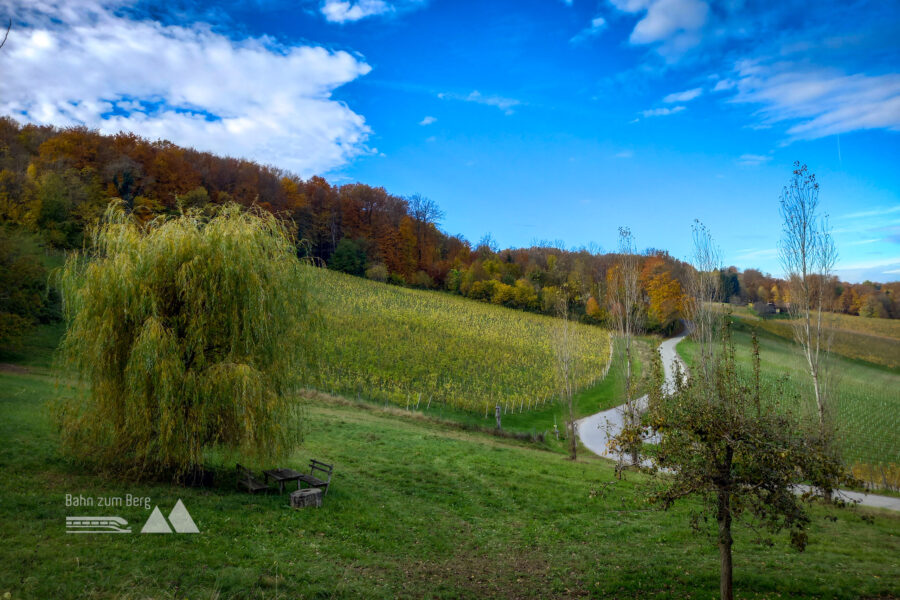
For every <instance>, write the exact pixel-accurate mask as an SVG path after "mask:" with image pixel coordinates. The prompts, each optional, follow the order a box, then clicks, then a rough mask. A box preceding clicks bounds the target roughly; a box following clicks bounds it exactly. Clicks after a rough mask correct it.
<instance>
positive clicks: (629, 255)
mask: <svg viewBox="0 0 900 600" xmlns="http://www.w3.org/2000/svg"><path fill="white" fill-rule="evenodd" d="M640 262H641V259H640V256H638V254H637V249H636V247H635V244H634V236H633V235H632V233H631V229H630V228H628V227H619V248H618V256H617V259H616V264H615V267H614V268H613V276H612V278H611V281H610V294H609V299H610V307H609V312H610V314H612V315H613V317H614V319H615V324H616V330H617V333H618V336H619V339H620V340H621V343H622V347H623V350H624V352H625V403H624V404H623V405H622V411H623V416H624V428H623V433H625V435H619V436H618V437H619V440H620V441H624V442H625V443H624V448H623V450H625V451H627V452H628V453H629V454H630V455H631V462H632V464H638V462H639V454H640V448H641V433H640V432H641V430H642V428H641V413H642V410H641V406H640V405H639V402H637V399H636V398H635V396H636V395H637V394H636V388H637V386H636V383H635V378H634V373H633V371H632V368H631V361H632V353H633V350H634V336H635V335H636V334H637V333H638V332H639V331H640V328H641V325H642V322H643V319H642V316H643V311H642V304H643V303H642V302H641V284H640Z"/></svg>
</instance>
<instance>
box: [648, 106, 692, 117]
mask: <svg viewBox="0 0 900 600" xmlns="http://www.w3.org/2000/svg"><path fill="white" fill-rule="evenodd" d="M683 110H684V107H683V106H673V107H672V108H665V107H664V108H651V109H648V110H642V111H641V116H643V117H666V116H668V115H674V114H675V113H680V112H681V111H683Z"/></svg>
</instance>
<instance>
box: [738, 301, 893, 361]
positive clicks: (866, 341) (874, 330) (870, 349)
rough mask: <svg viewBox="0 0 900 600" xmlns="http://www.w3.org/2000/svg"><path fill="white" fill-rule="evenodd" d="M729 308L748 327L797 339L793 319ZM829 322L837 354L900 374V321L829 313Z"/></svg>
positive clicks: (743, 307) (742, 308)
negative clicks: (764, 317)
mask: <svg viewBox="0 0 900 600" xmlns="http://www.w3.org/2000/svg"><path fill="white" fill-rule="evenodd" d="M729 308H730V309H731V310H732V314H733V316H734V317H736V318H737V319H739V320H741V321H744V322H745V323H747V324H748V325H752V326H755V327H758V328H760V329H762V330H764V331H768V332H769V333H771V334H773V335H776V336H779V337H782V338H784V339H786V340H793V339H794V332H793V328H792V327H791V320H790V319H788V318H785V317H782V316H780V315H776V316H773V317H770V318H767V319H761V318H760V317H759V316H758V315H757V314H756V313H755V312H754V311H753V310H752V309H751V308H749V307H746V306H729ZM825 322H826V325H827V326H828V328H829V329H830V331H831V336H832V340H831V349H832V350H833V351H834V352H835V353H836V354H840V355H841V356H844V357H845V358H850V359H854V360H858V361H864V362H868V363H872V364H875V365H880V366H882V367H887V368H889V369H892V370H893V371H895V372H896V373H898V374H900V319H867V318H865V317H857V316H854V315H843V314H838V313H827V314H826V316H825Z"/></svg>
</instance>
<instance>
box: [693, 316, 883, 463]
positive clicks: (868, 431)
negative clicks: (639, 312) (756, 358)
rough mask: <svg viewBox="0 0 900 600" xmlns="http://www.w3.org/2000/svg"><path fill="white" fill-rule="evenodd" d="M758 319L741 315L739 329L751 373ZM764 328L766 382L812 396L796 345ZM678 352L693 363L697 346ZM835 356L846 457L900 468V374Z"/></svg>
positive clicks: (740, 353)
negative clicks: (752, 340)
mask: <svg viewBox="0 0 900 600" xmlns="http://www.w3.org/2000/svg"><path fill="white" fill-rule="evenodd" d="M755 324H756V322H755V321H750V320H748V321H743V320H738V322H737V324H736V327H735V331H734V342H735V351H736V355H737V357H738V360H739V363H741V364H742V366H743V367H744V368H745V369H746V372H747V373H748V374H749V372H750V369H751V365H752V362H751V335H750V327H751V326H753V325H755ZM760 329H761V331H759V332H758V337H759V343H760V364H761V367H762V379H763V384H764V385H766V386H781V387H782V388H783V389H784V391H785V392H786V393H787V395H788V396H789V397H792V398H794V399H795V401H796V402H801V400H799V398H811V395H810V394H811V390H812V383H811V382H810V381H809V375H808V372H807V371H806V367H805V361H804V359H803V358H802V357H801V356H800V354H799V352H798V351H797V348H796V346H795V345H794V344H793V342H791V341H789V340H787V339H785V338H783V337H780V336H778V335H773V334H771V333H770V332H769V330H768V329H764V328H762V326H761V327H760ZM678 352H679V354H681V355H682V356H683V357H684V358H685V360H686V362H687V363H688V366H689V367H690V365H691V364H692V363H693V359H694V356H695V352H696V345H695V344H694V342H693V341H691V340H690V339H685V340H684V341H682V342H681V343H680V344H679V345H678ZM832 360H833V361H834V363H833V367H832V372H833V373H834V374H835V380H834V382H833V385H834V386H835V389H836V390H837V399H838V400H837V405H836V407H835V413H834V418H835V422H836V425H837V439H838V441H839V443H840V445H841V449H842V452H843V457H844V459H845V460H846V461H847V462H848V463H849V464H856V465H870V466H878V467H880V466H883V467H885V468H888V467H891V465H893V470H895V471H896V470H897V468H898V467H900V373H898V372H896V371H894V370H891V369H888V368H886V367H882V366H879V365H873V364H868V363H865V362H863V361H860V360H852V359H848V358H845V357H842V356H833V357H832ZM809 402H812V401H809ZM804 408H805V409H811V408H812V407H811V406H809V405H807V406H805V407H804Z"/></svg>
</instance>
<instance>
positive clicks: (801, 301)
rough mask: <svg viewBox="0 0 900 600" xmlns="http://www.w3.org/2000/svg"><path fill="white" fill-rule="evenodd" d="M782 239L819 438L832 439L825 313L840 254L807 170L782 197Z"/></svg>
mask: <svg viewBox="0 0 900 600" xmlns="http://www.w3.org/2000/svg"><path fill="white" fill-rule="evenodd" d="M781 216H782V219H783V221H784V222H783V225H782V237H781V242H780V244H779V258H780V260H781V265H782V267H783V268H784V274H785V279H786V280H787V282H788V290H789V292H790V302H789V305H788V306H789V311H790V314H791V316H792V317H793V319H792V325H793V328H794V337H795V339H796V340H797V343H798V344H799V346H800V349H801V352H802V353H803V357H804V359H805V360H806V366H807V369H808V371H809V375H810V378H811V379H812V384H813V396H814V398H815V402H816V410H817V413H818V421H819V434H820V435H821V436H822V440H823V441H826V440H827V439H828V437H829V435H830V431H829V428H830V425H831V424H830V422H829V414H828V412H829V409H830V407H829V398H828V392H829V386H828V373H827V358H828V352H829V349H830V345H831V336H830V334H829V328H828V327H826V323H825V321H824V319H825V312H826V311H827V310H828V309H829V308H831V301H832V298H831V290H830V289H829V287H828V284H829V282H830V280H831V278H832V271H833V269H834V265H835V261H836V260H837V250H836V249H835V246H834V240H833V238H832V237H831V233H830V231H829V228H828V222H827V217H826V216H820V214H819V183H818V182H817V181H816V176H815V175H814V174H813V173H810V172H809V169H808V168H807V166H806V165H802V166H801V165H800V163H799V162H795V163H794V172H793V175H792V177H791V183H790V185H788V186H786V187H785V188H784V190H783V191H782V193H781Z"/></svg>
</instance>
